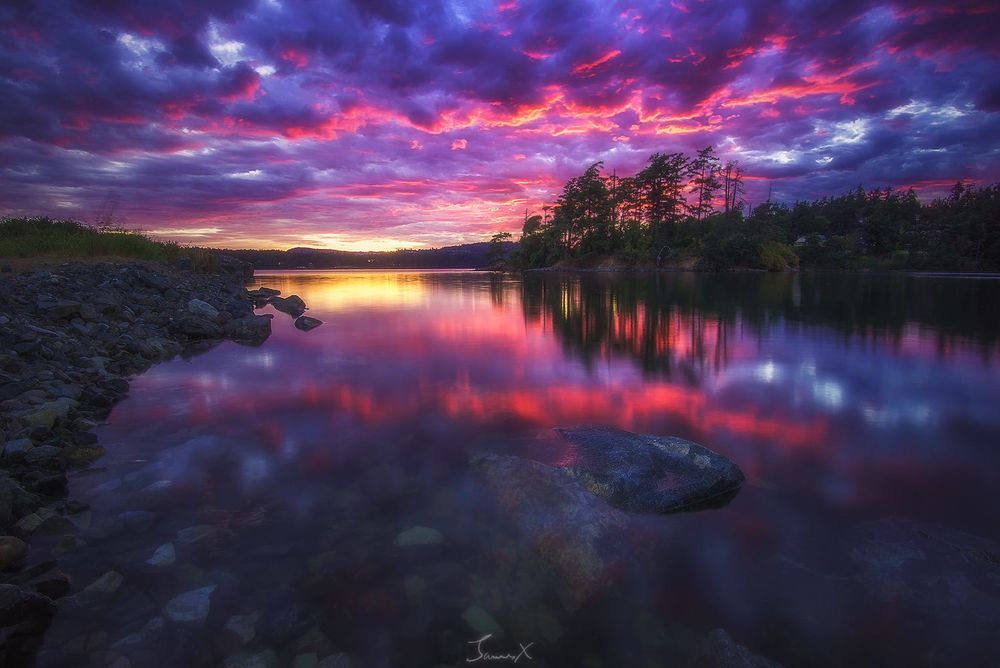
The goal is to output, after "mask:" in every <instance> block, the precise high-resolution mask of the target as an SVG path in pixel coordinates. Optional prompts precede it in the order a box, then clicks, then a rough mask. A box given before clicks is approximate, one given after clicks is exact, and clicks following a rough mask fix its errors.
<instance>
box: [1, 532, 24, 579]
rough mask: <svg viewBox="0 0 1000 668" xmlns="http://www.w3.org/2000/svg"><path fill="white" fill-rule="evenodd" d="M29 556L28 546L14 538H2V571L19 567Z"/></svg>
mask: <svg viewBox="0 0 1000 668" xmlns="http://www.w3.org/2000/svg"><path fill="white" fill-rule="evenodd" d="M27 556H28V545H27V544H26V543H25V542H24V541H23V540H21V539H20V538H15V537H14V536H0V571H7V570H10V569H11V568H13V567H14V566H17V565H19V564H20V563H21V562H23V561H24V560H25V558H26V557H27Z"/></svg>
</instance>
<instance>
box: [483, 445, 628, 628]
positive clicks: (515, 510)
mask: <svg viewBox="0 0 1000 668" xmlns="http://www.w3.org/2000/svg"><path fill="white" fill-rule="evenodd" d="M473 466H474V467H475V468H476V470H477V471H478V472H479V473H480V475H482V476H483V478H484V479H485V482H486V485H487V487H488V488H489V490H490V491H491V492H492V493H493V495H494V497H495V498H496V501H497V505H498V506H499V508H500V510H501V511H502V514H503V516H505V517H506V518H508V519H509V520H510V521H511V523H512V524H513V525H514V527H515V531H516V535H515V536H514V537H513V538H510V537H507V536H498V543H500V544H501V546H502V547H503V548H504V549H503V550H500V551H499V552H498V554H497V555H496V556H495V560H496V562H497V565H498V568H499V570H500V571H501V574H502V575H503V577H501V578H500V581H501V582H505V583H508V585H509V583H511V582H516V583H518V587H514V588H511V587H510V586H507V587H506V588H505V595H506V596H507V597H508V600H506V601H503V603H504V604H505V605H513V606H515V607H530V606H528V605H526V602H530V601H534V600H535V599H536V598H540V597H541V596H542V593H543V589H544V588H545V587H554V588H555V594H556V596H557V597H558V599H559V600H560V602H561V603H562V605H563V607H564V608H565V609H566V610H575V609H576V608H578V607H579V606H580V605H581V604H582V603H583V602H584V601H586V600H587V599H588V598H590V597H591V596H592V595H594V594H595V593H597V592H598V591H600V590H602V589H604V588H605V587H607V586H608V585H609V584H610V583H611V582H612V581H613V580H614V578H615V577H616V576H617V575H618V574H620V573H621V572H623V570H624V569H623V568H620V567H616V564H617V565H620V564H623V563H626V562H627V561H628V560H629V559H630V558H634V556H635V553H634V550H633V549H632V547H631V546H630V545H629V544H628V542H627V541H625V540H622V536H623V535H625V534H627V532H626V527H627V526H628V521H629V518H628V515H627V514H626V513H623V512H622V511H620V510H616V509H615V508H612V507H610V506H609V505H608V504H607V503H606V502H605V501H603V500H602V499H599V498H597V497H595V496H594V495H592V494H589V493H588V492H587V491H586V490H585V489H584V488H583V487H581V486H580V485H579V484H577V483H576V482H575V481H574V480H572V479H571V478H570V477H569V476H567V475H566V474H565V473H564V472H563V471H561V470H559V469H558V468H556V467H553V466H547V465H546V464H542V463H541V462H536V461H534V460H531V459H523V458H521V457H512V456H509V455H495V454H490V455H485V456H482V457H478V458H477V459H475V460H474V461H473ZM498 531H499V532H500V533H501V534H502V530H501V529H498ZM512 546H517V547H516V548H515V549H510V550H509V551H507V549H508V548H511V547H512ZM519 588H520V589H523V590H524V591H515V590H517V589H519ZM511 597H513V598H515V599H519V600H509V599H510V598H511ZM496 603H499V601H497V602H496Z"/></svg>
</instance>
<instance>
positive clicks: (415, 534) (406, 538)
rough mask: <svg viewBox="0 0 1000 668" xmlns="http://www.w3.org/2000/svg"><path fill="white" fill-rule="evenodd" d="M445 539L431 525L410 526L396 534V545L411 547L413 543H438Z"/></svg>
mask: <svg viewBox="0 0 1000 668" xmlns="http://www.w3.org/2000/svg"><path fill="white" fill-rule="evenodd" d="M443 541H444V536H442V535H441V532H440V531H438V530H437V529H432V528H430V527H422V526H415V527H410V528H409V529H407V530H406V531H403V532H402V533H400V534H399V535H398V536H396V541H395V542H396V545H398V546H400V547H409V546H413V545H437V544H438V543H441V542H443Z"/></svg>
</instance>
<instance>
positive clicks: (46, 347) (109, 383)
mask: <svg viewBox="0 0 1000 668" xmlns="http://www.w3.org/2000/svg"><path fill="white" fill-rule="evenodd" d="M8 224H12V223H11V221H9V220H6V221H4V222H3V223H0V230H2V232H0V237H2V238H0V249H2V250H0V258H2V261H0V285H2V287H3V290H2V292H0V664H2V665H27V664H28V663H30V661H31V657H32V655H33V652H34V649H35V647H36V646H37V644H38V643H39V642H40V639H41V637H42V635H41V634H42V633H43V632H44V630H45V629H46V628H47V626H48V624H49V622H50V620H51V619H52V617H53V616H54V615H55V614H56V613H57V610H62V609H64V608H66V607H67V606H68V607H70V608H74V609H79V610H81V611H84V612H85V611H86V610H87V609H88V608H87V606H93V605H100V604H101V601H102V596H101V594H100V592H99V590H100V589H101V587H103V586H104V585H103V584H101V583H106V582H114V581H119V580H120V576H119V575H118V574H117V573H115V572H114V571H109V572H108V573H106V574H105V575H104V576H102V578H100V579H99V580H100V582H98V583H88V582H73V581H72V580H71V579H70V577H69V576H68V575H66V573H64V572H63V571H61V570H60V569H59V565H58V558H59V557H60V555H62V554H64V553H66V552H67V551H70V550H74V549H76V548H78V547H81V546H83V545H86V543H87V542H88V541H89V540H95V541H99V540H100V535H98V534H99V532H97V533H94V532H93V531H91V530H90V529H89V528H88V525H89V518H88V516H89V513H88V512H87V510H88V509H87V506H86V504H83V503H80V502H78V501H75V500H73V499H71V498H67V493H68V487H69V484H68V479H67V475H70V476H72V475H76V474H79V473H81V472H83V471H85V470H86V469H88V468H90V467H91V466H92V465H93V464H94V462H95V461H96V460H98V459H99V458H100V457H101V456H102V455H103V454H104V449H103V447H102V446H101V445H100V444H99V443H98V438H97V436H96V435H95V434H94V432H93V429H94V428H95V427H96V426H97V425H98V424H100V423H101V422H102V421H104V420H105V419H106V418H107V417H108V415H109V414H110V411H111V408H112V407H113V406H114V404H116V403H117V402H118V401H120V400H121V399H123V398H124V397H125V396H127V394H128V391H129V379H130V378H132V377H134V376H135V375H138V374H139V373H142V372H143V371H145V370H146V369H148V368H150V367H151V366H153V365H155V364H157V363H159V362H163V361H167V360H170V359H173V358H174V357H176V356H177V355H181V356H189V355H194V354H197V353H199V352H201V351H204V350H207V349H209V348H211V347H214V346H215V345H216V344H218V343H220V342H222V341H223V340H230V341H235V342H237V343H240V344H244V345H250V346H256V345H260V344H261V343H262V342H263V341H264V340H266V339H267V338H268V336H269V335H270V332H271V318H272V317H273V316H272V315H270V314H268V315H256V314H255V313H254V307H255V306H261V305H263V304H265V303H269V304H271V305H273V306H274V307H275V308H276V309H278V310H280V311H283V312H285V313H288V314H289V315H290V316H292V317H296V318H297V320H296V326H297V327H298V328H299V329H305V330H308V329H311V328H312V327H315V326H317V325H318V324H320V322H319V321H318V320H315V319H313V318H309V317H308V316H305V315H303V314H302V312H303V311H304V310H305V304H304V303H302V301H301V300H300V299H298V297H296V296H294V295H290V296H288V297H285V298H282V297H278V296H277V295H278V294H279V292H278V291H277V290H269V289H267V288H261V289H259V290H255V291H247V290H246V289H245V287H244V286H245V285H246V283H247V282H248V280H249V279H250V278H252V268H251V267H250V266H249V265H247V264H246V263H244V262H242V261H239V260H236V259H234V258H231V257H227V256H226V255H224V254H221V253H218V252H214V251H207V250H202V249H184V248H181V247H177V246H175V245H171V244H161V243H159V242H155V241H152V240H149V239H148V238H146V237H144V236H143V235H141V234H139V233H134V232H127V231H121V230H114V231H109V230H104V231H98V230H88V229H83V226H80V225H78V224H75V223H58V222H52V221H40V219H34V220H28V221H25V220H21V221H15V222H14V223H13V224H12V227H13V228H16V229H17V231H18V233H19V235H18V236H20V237H21V238H20V239H17V240H15V241H14V242H13V243H11V242H10V238H9V236H8V234H9V233H10V232H11V231H12V230H11V229H10V228H6V225H8ZM31 238H34V239H35V240H36V241H38V243H37V244H35V245H34V246H31V245H28V243H27V241H28V240H30V239H31ZM11 248H20V249H21V250H22V251H28V252H22V256H24V257H26V258H27V261H26V262H25V263H24V264H23V265H21V266H17V268H16V269H15V268H12V267H11V266H10V265H9V264H8V263H9V262H10V259H11V256H10V255H8V252H9V251H10V249H11ZM32 249H34V250H35V251H42V252H34V253H32V252H30V251H31V250H32ZM108 257H111V258H112V259H110V260H109V259H106V258H108ZM67 260H69V261H67ZM299 321H301V323H300V322H299ZM91 534H93V535H91ZM56 601H58V605H57V603H56Z"/></svg>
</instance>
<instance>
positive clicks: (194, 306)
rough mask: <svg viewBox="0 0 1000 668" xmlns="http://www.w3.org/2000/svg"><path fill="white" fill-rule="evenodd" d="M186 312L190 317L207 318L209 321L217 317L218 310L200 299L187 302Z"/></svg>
mask: <svg viewBox="0 0 1000 668" xmlns="http://www.w3.org/2000/svg"><path fill="white" fill-rule="evenodd" d="M187 310H188V313H191V314H192V315H196V316H199V317H202V318H208V319H209V320H215V319H216V318H218V317H219V310H218V309H217V308H215V307H214V306H212V305H211V304H209V303H208V302H205V301H202V300H200V299H192V300H191V301H189V302H188V304H187Z"/></svg>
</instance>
